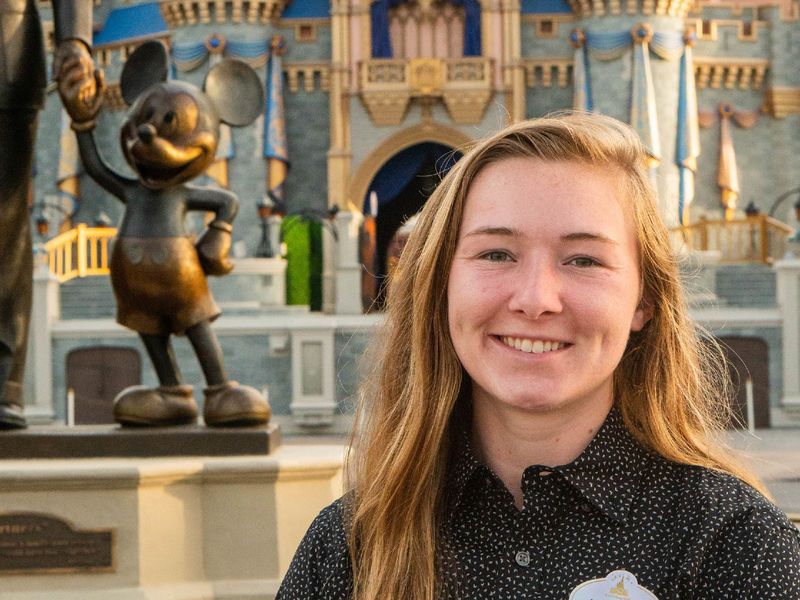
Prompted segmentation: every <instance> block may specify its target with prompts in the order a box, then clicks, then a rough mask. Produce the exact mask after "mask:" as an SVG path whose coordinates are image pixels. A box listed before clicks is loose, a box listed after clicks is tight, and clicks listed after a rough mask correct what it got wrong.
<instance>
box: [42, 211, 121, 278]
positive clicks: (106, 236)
mask: <svg viewBox="0 0 800 600" xmlns="http://www.w3.org/2000/svg"><path fill="white" fill-rule="evenodd" d="M116 235H117V230H116V229H114V228H112V227H87V226H86V224H85V223H78V226H77V227H75V228H74V229H70V230H69V231H66V232H64V233H62V234H61V235H59V236H57V237H54V238H53V239H52V240H50V241H49V242H47V243H46V244H45V245H44V249H45V251H46V252H47V264H48V266H49V268H50V272H51V273H53V274H54V275H55V276H56V277H58V280H59V281H60V282H62V283H63V282H64V281H69V280H70V279H73V278H75V277H86V276H88V275H106V274H108V260H109V256H110V252H109V246H110V242H111V240H112V239H114V237H116Z"/></svg>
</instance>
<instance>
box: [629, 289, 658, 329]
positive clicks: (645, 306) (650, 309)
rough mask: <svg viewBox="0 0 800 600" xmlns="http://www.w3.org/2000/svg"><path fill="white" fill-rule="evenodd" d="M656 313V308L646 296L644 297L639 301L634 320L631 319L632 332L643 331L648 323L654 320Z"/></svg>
mask: <svg viewBox="0 0 800 600" xmlns="http://www.w3.org/2000/svg"><path fill="white" fill-rule="evenodd" d="M654 312H655V306H654V305H653V302H652V301H651V300H650V298H649V297H648V296H646V295H642V297H641V298H640V300H639V304H638V305H637V306H636V312H634V313H633V319H631V331H641V330H642V329H643V328H644V326H645V325H647V322H648V321H649V320H650V319H652V318H653V313H654Z"/></svg>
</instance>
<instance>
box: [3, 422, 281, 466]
mask: <svg viewBox="0 0 800 600" xmlns="http://www.w3.org/2000/svg"><path fill="white" fill-rule="evenodd" d="M280 443H281V430H280V427H279V426H278V425H276V424H274V423H270V424H269V425H266V426H264V427H251V428H245V427H242V428H213V429H212V428H210V427H202V426H199V425H196V426H190V427H152V428H151V427H119V426H117V425H77V426H75V427H67V426H52V425H51V426H44V425H42V426H33V427H29V428H28V429H22V430H17V431H4V432H3V433H2V434H0V456H2V457H3V458H107V457H114V456H119V457H128V458H130V457H153V456H236V455H251V454H253V455H257V454H260V455H266V454H270V453H272V452H274V451H275V450H277V449H278V446H279V445H280Z"/></svg>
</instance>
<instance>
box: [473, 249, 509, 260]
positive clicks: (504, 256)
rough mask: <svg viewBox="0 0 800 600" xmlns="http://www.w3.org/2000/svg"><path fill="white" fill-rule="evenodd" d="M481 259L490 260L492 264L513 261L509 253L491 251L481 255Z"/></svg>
mask: <svg viewBox="0 0 800 600" xmlns="http://www.w3.org/2000/svg"><path fill="white" fill-rule="evenodd" d="M480 257H481V258H482V259H484V260H490V261H492V262H504V261H507V260H511V257H510V256H509V255H508V252H504V251H503V250H490V251H489V252H484V253H483V254H481V255H480Z"/></svg>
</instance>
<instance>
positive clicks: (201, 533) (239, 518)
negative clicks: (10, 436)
mask: <svg viewBox="0 0 800 600" xmlns="http://www.w3.org/2000/svg"><path fill="white" fill-rule="evenodd" d="M195 433H196V432H195ZM212 433H216V434H218V435H219V436H220V437H222V438H225V435H224V433H225V432H217V431H216V430H215V431H213V432H212ZM188 435H193V434H188ZM229 441H230V440H229ZM342 456H343V446H342V445H340V444H339V445H337V444H316V445H292V444H285V445H283V446H281V447H279V448H278V449H277V450H275V451H274V452H272V453H271V454H269V455H267V454H262V455H243V456H216V457H214V456H195V457H187V456H181V457H177V456H165V457H154V458H70V459H24V460H23V459H19V460H14V459H4V460H0V522H2V523H24V522H25V519H38V521H34V522H40V523H43V524H48V523H57V522H63V524H64V525H63V529H64V530H65V531H68V532H69V534H68V535H67V534H64V535H63V536H62V537H61V538H59V537H58V536H56V537H50V538H47V537H45V536H44V533H42V532H41V531H40V532H36V531H35V530H34V531H33V532H31V531H28V532H23V530H22V528H21V527H20V526H19V525H12V526H8V525H5V526H3V527H0V552H3V551H13V552H17V554H19V552H24V553H25V557H24V560H23V561H22V563H23V564H24V565H25V566H26V568H25V569H22V570H20V569H17V570H16V571H14V572H3V566H2V564H3V560H2V559H1V558H0V581H2V584H1V585H0V587H1V588H2V593H0V595H1V596H2V598H3V600H34V599H35V600H101V599H102V600H107V599H109V598H114V599H115V600H129V599H130V600H134V599H136V600H143V599H153V598H165V599H166V598H169V599H170V600H189V599H192V600H196V599H199V598H203V599H220V600H221V599H228V600H231V599H233V598H236V599H240V600H245V599H247V600H250V599H253V600H255V599H258V600H271V599H272V598H274V596H275V593H276V592H277V589H278V586H279V584H280V580H281V578H282V577H283V575H284V573H285V572H286V569H287V568H288V565H289V562H290V560H291V557H292V555H293V554H294V551H295V549H296V548H297V545H298V544H299V542H300V540H301V538H302V536H303V534H304V533H305V531H306V529H307V528H308V526H309V524H310V523H311V521H312V520H313V518H314V517H315V516H316V515H317V513H318V512H319V510H320V509H322V508H323V507H324V506H326V505H327V504H329V503H330V502H332V501H333V500H334V499H335V498H336V497H338V496H339V495H341V489H342ZM29 529H30V528H29ZM84 532H87V533H88V532H94V533H95V535H98V534H100V533H101V532H111V533H110V535H109V534H108V533H106V541H105V542H104V543H105V549H106V550H109V548H110V551H111V553H112V558H113V560H112V561H111V567H110V568H109V567H105V568H99V569H97V568H95V569H90V568H86V567H82V568H71V569H70V568H67V569H60V570H59V569H51V570H49V571H47V570H42V569H37V565H39V566H43V565H44V564H45V563H46V562H47V561H46V560H45V559H46V558H47V557H46V555H51V556H50V557H49V558H50V559H51V560H50V561H49V562H48V563H47V564H49V565H50V566H52V562H53V560H52V559H53V558H54V557H55V560H58V557H57V556H55V554H54V553H58V554H60V555H61V556H62V557H69V556H70V555H73V556H74V554H75V552H77V551H81V552H83V551H84V550H86V549H87V547H88V546H87V543H86V542H81V541H80V537H79V536H80V535H84ZM23 534H24V535H23ZM25 540H28V541H27V542H26V541H25ZM109 540H110V541H109ZM98 544H99V545H102V544H101V543H100V542H98ZM28 546H29V547H28ZM64 560H65V561H66V560H67V559H66V558H65V559H64Z"/></svg>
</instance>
